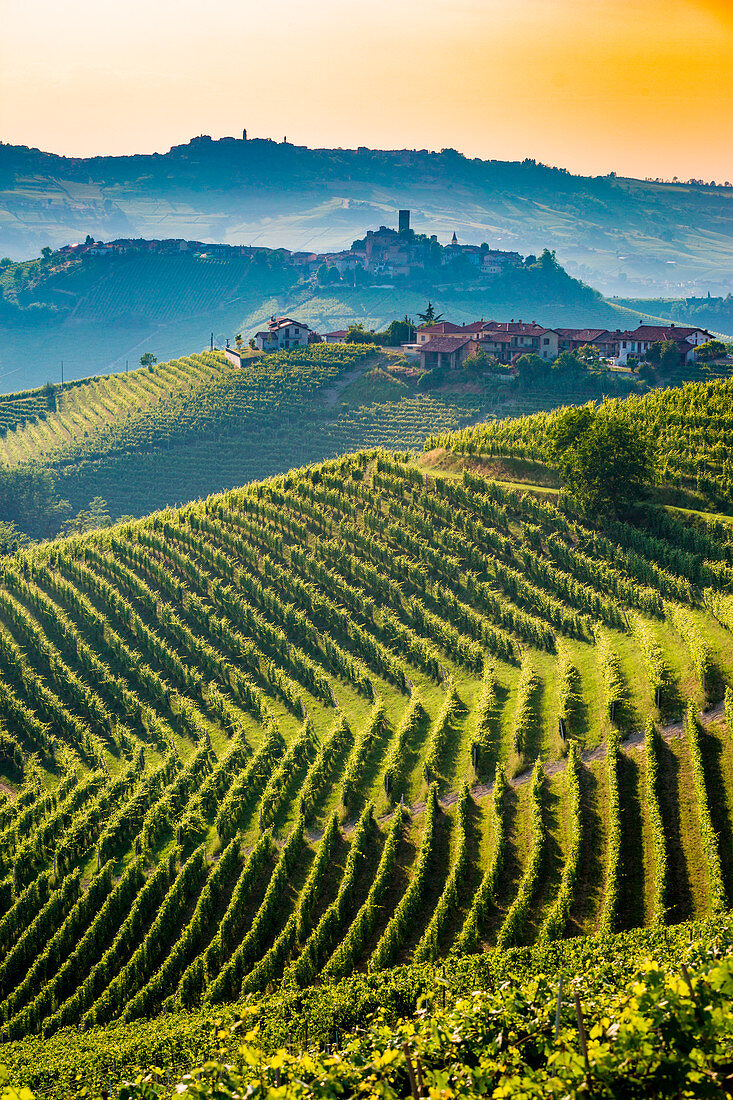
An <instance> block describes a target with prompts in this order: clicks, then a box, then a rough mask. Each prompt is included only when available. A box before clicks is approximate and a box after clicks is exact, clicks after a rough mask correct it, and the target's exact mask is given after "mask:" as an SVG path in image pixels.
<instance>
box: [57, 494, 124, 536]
mask: <svg viewBox="0 0 733 1100" xmlns="http://www.w3.org/2000/svg"><path fill="white" fill-rule="evenodd" d="M111 523H112V519H111V517H110V514H109V506H108V504H107V501H106V500H105V499H104V497H92V499H91V500H90V501H89V504H88V505H87V507H86V508H82V509H81V510H80V511H79V512H77V514H76V515H75V516H74V517H73V518H72V519H68V520H66V522H65V523H64V525H63V528H62V530H63V533H64V534H65V535H76V534H83V533H84V532H85V531H93V530H95V528H97V527H109V526H110V525H111Z"/></svg>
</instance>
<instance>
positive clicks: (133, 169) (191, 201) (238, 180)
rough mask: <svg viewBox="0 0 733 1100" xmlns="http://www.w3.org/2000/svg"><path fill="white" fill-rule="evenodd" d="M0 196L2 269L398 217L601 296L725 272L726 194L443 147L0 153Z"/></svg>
mask: <svg viewBox="0 0 733 1100" xmlns="http://www.w3.org/2000/svg"><path fill="white" fill-rule="evenodd" d="M21 188H22V195H21V194H20V189H21ZM0 189H1V190H0V253H8V254H11V255H12V256H14V257H16V258H22V257H25V256H28V255H30V254H37V253H38V251H39V250H40V248H42V247H43V246H45V245H47V244H50V245H51V246H58V245H60V244H63V243H66V242H68V241H69V240H76V239H79V237H80V236H81V237H82V238H83V237H84V235H85V234H86V233H91V234H92V235H93V236H94V237H103V238H105V239H109V238H112V237H115V236H119V237H121V236H137V237H140V236H142V237H160V236H166V237H176V236H180V237H185V238H188V239H204V240H218V241H224V242H231V243H259V244H267V245H271V246H281V245H287V246H288V247H291V248H293V247H302V248H305V247H310V245H311V244H312V243H313V242H315V241H316V240H317V241H318V245H319V247H336V246H340V245H341V244H342V242H343V241H344V239H347V238H348V237H349V236H350V235H353V233H354V231H356V230H360V229H361V228H362V227H363V226H364V225H365V224H371V223H373V222H376V223H377V224H378V223H379V221H384V220H385V219H386V218H387V216H390V217H393V216H394V215H395V213H396V210H397V208H398V207H403V206H410V207H411V208H412V209H413V211H414V213H415V224H416V227H419V229H420V230H423V231H425V232H429V233H438V235H439V237H440V238H441V239H444V240H446V241H447V240H448V239H449V238H450V234H451V233H452V232H453V231H454V230H456V231H457V232H458V234H459V236H462V238H463V239H465V240H467V241H474V242H475V243H480V242H481V241H482V240H485V239H490V243H492V244H494V245H496V246H497V247H512V248H517V249H518V250H519V251H524V252H532V251H535V250H536V248H537V247H538V242H542V243H543V244H547V245H548V246H549V247H551V248H555V249H556V250H557V251H558V255H559V257H560V259H561V260H562V261H563V262H565V263H567V264H568V265H569V268H570V270H571V272H572V273H573V274H576V275H580V276H581V277H583V278H584V279H585V280H586V281H588V282H591V283H593V284H594V285H597V286H599V287H600V289H602V290H603V291H604V292H605V293H614V292H615V293H625V294H629V293H637V294H642V295H644V296H646V295H647V294H648V295H651V294H655V293H656V294H662V293H674V294H675V295H679V293H680V290H682V292H683V293H689V292H691V291H692V290H693V289H694V288H695V287H696V288H697V290H698V291H699V290H700V289H708V288H709V289H710V290H711V292H712V293H720V291H721V289H723V288H725V287H726V286H727V285H728V283H729V282H730V280H731V276H732V274H733V244H732V243H731V239H730V235H729V233H728V232H727V228H726V227H727V225H729V224H730V210H731V205H730V204H731V199H732V198H733V189H730V188H723V187H715V188H713V187H708V186H697V185H693V186H688V185H684V184H677V183H675V184H662V183H655V182H645V181H640V180H631V179H617V178H614V177H612V176H608V177H596V178H591V177H584V176H574V175H571V174H570V173H569V172H568V171H567V170H565V169H562V168H550V167H547V166H545V165H541V164H537V163H536V162H535V161H533V160H525V161H523V162H521V163H518V162H508V161H500V160H490V161H482V160H478V159H474V160H472V159H469V158H467V157H464V156H462V155H461V154H460V153H458V152H456V151H455V150H453V149H444V150H442V151H441V152H436V153H433V152H429V151H427V150H411V149H403V150H372V149H367V148H365V147H360V148H358V149H309V148H307V147H305V146H297V145H293V144H290V143H285V142H281V143H278V142H274V141H272V140H269V139H252V140H248V141H243V140H242V139H235V138H222V139H219V140H217V141H213V140H211V139H207V138H206V137H205V136H200V137H198V138H194V139H192V140H191V141H190V142H189V143H188V144H185V145H178V146H174V147H173V148H172V149H170V150H169V151H168V152H167V153H162V154H159V153H153V154H139V155H135V156H127V157H92V158H86V159H84V158H72V157H63V156H59V155H57V154H53V153H47V152H43V151H41V150H37V149H29V148H27V147H25V146H13V145H1V146H0ZM143 200H144V201H143ZM151 200H154V201H151Z"/></svg>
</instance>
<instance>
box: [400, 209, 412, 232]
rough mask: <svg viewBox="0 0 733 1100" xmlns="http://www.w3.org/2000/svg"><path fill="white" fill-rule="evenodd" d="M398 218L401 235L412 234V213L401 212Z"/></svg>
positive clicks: (407, 211)
mask: <svg viewBox="0 0 733 1100" xmlns="http://www.w3.org/2000/svg"><path fill="white" fill-rule="evenodd" d="M398 217H399V221H398V229H399V232H400V233H409V232H410V211H409V210H400V211H399V215H398Z"/></svg>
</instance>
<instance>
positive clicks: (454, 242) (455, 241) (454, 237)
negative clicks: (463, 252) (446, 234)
mask: <svg viewBox="0 0 733 1100" xmlns="http://www.w3.org/2000/svg"><path fill="white" fill-rule="evenodd" d="M451 244H458V237H457V236H456V234H455V230H454V231H453V240H452V241H451Z"/></svg>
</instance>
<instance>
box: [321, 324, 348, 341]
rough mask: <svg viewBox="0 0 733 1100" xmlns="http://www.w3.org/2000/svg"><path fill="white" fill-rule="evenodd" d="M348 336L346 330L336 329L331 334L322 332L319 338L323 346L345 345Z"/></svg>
mask: <svg viewBox="0 0 733 1100" xmlns="http://www.w3.org/2000/svg"><path fill="white" fill-rule="evenodd" d="M348 334H349V330H348V329H347V328H337V329H335V330H334V331H333V332H324V333H322V334H321V336H322V339H323V342H324V344H345V343H346V337H347V336H348Z"/></svg>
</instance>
